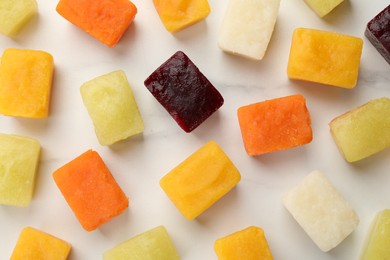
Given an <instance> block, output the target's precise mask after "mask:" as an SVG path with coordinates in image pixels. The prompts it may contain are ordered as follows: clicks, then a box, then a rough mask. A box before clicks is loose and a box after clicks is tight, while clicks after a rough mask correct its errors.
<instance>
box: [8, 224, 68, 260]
mask: <svg viewBox="0 0 390 260" xmlns="http://www.w3.org/2000/svg"><path fill="white" fill-rule="evenodd" d="M70 250H71V245H70V244H69V243H67V242H65V241H64V240H62V239H59V238H57V237H54V236H52V235H50V234H47V233H45V232H42V231H40V230H37V229H35V228H32V227H26V228H24V229H23V230H22V232H21V234H20V236H19V239H18V242H17V243H16V246H15V248H14V251H13V253H12V255H11V258H10V260H26V259H37V260H38V259H39V260H53V259H56V260H66V259H67V258H68V255H69V252H70Z"/></svg>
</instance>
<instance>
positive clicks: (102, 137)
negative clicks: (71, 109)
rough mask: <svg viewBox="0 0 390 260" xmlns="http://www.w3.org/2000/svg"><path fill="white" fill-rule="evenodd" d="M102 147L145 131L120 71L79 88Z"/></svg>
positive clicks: (127, 85) (126, 82)
mask: <svg viewBox="0 0 390 260" xmlns="http://www.w3.org/2000/svg"><path fill="white" fill-rule="evenodd" d="M80 92H81V96H82V98H83V101H84V104H85V106H86V108H87V110H88V113H89V115H90V116H91V118H92V121H93V124H94V126H95V132H96V135H97V138H98V140H99V143H100V144H101V145H111V144H113V143H115V142H118V141H120V140H123V139H126V138H128V137H130V136H132V135H135V134H139V133H142V132H143V131H144V123H143V121H142V117H141V114H140V112H139V110H138V106H137V103H136V101H135V99H134V96H133V92H132V91H131V88H130V85H129V83H128V81H127V78H126V75H125V73H124V72H123V71H121V70H120V71H114V72H111V73H109V74H106V75H103V76H100V77H98V78H95V79H93V80H91V81H88V82H86V83H84V84H83V85H82V86H81V88H80Z"/></svg>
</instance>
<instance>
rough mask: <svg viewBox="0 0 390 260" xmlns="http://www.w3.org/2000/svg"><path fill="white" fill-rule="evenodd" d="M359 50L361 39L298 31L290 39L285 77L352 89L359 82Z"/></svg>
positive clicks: (334, 34) (360, 51)
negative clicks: (286, 75)
mask: <svg viewBox="0 0 390 260" xmlns="http://www.w3.org/2000/svg"><path fill="white" fill-rule="evenodd" d="M362 49H363V40H362V39H361V38H357V37H354V36H349V35H344V34H340V33H335V32H327V31H320V30H314V29H306V28H298V29H296V30H295V31H294V33H293V37H292V42H291V49H290V57H289V60H288V67H287V74H288V77H289V78H291V79H298V80H305V81H311V82H316V83H321V84H326V85H331V86H336V87H342V88H349V89H350V88H354V87H355V86H356V83H357V79H358V72H359V66H360V56H361V54H362Z"/></svg>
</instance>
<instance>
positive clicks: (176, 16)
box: [153, 0, 210, 32]
mask: <svg viewBox="0 0 390 260" xmlns="http://www.w3.org/2000/svg"><path fill="white" fill-rule="evenodd" d="M153 3H154V6H155V8H156V11H157V13H158V15H159V16H160V19H161V21H162V23H163V24H164V26H165V28H166V29H167V30H168V31H169V32H177V31H180V30H183V29H184V28H186V27H188V26H191V25H193V24H195V23H198V22H199V21H201V20H203V19H205V18H206V17H207V16H208V15H209V13H210V5H209V2H208V0H180V1H176V0H153Z"/></svg>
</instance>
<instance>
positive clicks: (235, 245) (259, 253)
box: [214, 226, 273, 260]
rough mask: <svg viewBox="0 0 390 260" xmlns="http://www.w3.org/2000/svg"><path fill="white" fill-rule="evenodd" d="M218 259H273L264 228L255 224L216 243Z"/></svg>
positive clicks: (215, 248)
mask: <svg viewBox="0 0 390 260" xmlns="http://www.w3.org/2000/svg"><path fill="white" fill-rule="evenodd" d="M214 250H215V252H216V254H217V256H218V260H240V259H246V260H255V259H261V260H272V259H273V257H272V254H271V250H270V249H269V246H268V243H267V240H266V238H265V235H264V231H263V229H261V228H259V227H255V226H251V227H248V228H246V229H243V230H240V231H237V232H235V233H233V234H230V235H228V236H226V237H223V238H219V239H217V240H216V241H215V243H214Z"/></svg>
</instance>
